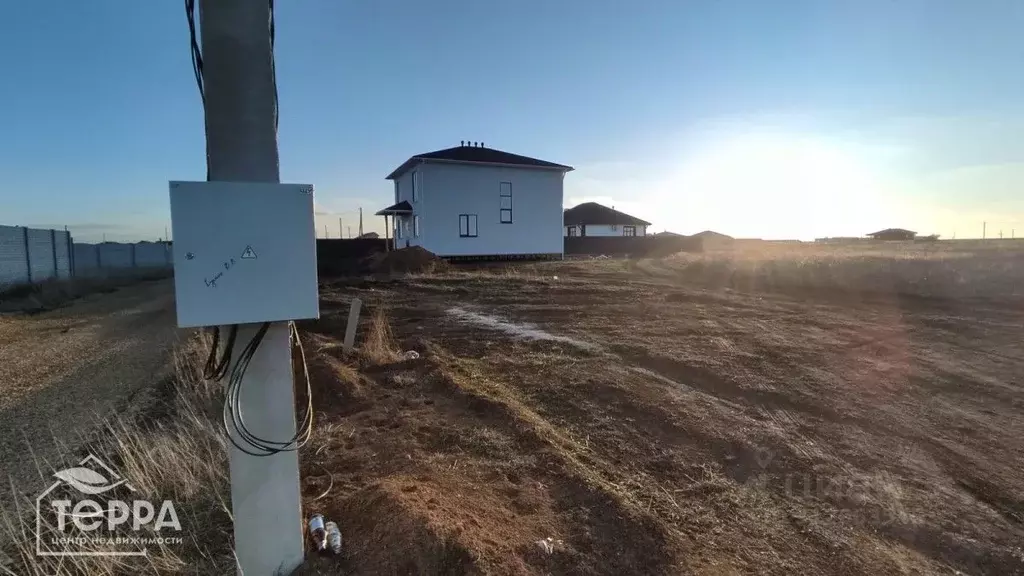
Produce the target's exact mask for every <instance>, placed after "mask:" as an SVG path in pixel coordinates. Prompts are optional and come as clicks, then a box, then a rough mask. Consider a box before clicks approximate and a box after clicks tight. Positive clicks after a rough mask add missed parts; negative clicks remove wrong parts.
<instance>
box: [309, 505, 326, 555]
mask: <svg viewBox="0 0 1024 576" xmlns="http://www.w3.org/2000/svg"><path fill="white" fill-rule="evenodd" d="M309 539H310V541H311V542H312V543H313V550H316V551H317V552H323V551H324V550H325V549H326V548H327V531H326V530H325V529H324V517H323V516H322V515H321V514H313V516H312V517H311V518H310V519H309Z"/></svg>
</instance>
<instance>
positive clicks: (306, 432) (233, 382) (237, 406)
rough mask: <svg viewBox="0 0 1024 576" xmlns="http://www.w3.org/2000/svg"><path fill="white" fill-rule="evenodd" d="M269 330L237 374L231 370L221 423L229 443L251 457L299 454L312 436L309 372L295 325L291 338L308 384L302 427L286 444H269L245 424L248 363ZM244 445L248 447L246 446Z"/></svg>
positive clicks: (251, 346) (242, 358)
mask: <svg viewBox="0 0 1024 576" xmlns="http://www.w3.org/2000/svg"><path fill="white" fill-rule="evenodd" d="M269 327H270V324H269V323H264V324H263V325H262V326H260V329H259V330H258V331H257V332H256V334H255V335H254V336H253V338H252V339H251V340H250V341H249V343H248V344H247V345H246V347H245V348H244V349H243V350H242V352H241V354H240V355H239V356H238V360H237V362H236V364H235V367H234V370H232V373H231V379H230V380H229V382H228V389H227V393H226V397H225V399H224V410H223V413H222V419H223V424H224V429H225V432H227V434H228V439H229V440H230V441H231V443H232V444H233V445H234V446H235V448H238V449H239V450H240V451H242V452H244V453H246V454H249V455H250V456H272V455H274V454H278V453H280V452H291V451H295V450H299V449H300V448H302V447H303V446H305V445H306V444H307V443H308V442H309V440H310V438H312V432H313V397H312V384H311V382H310V379H309V370H308V367H307V365H306V355H305V351H304V350H303V348H302V343H301V341H300V340H299V334H298V330H297V329H296V328H295V325H294V324H292V326H291V330H292V335H293V336H294V338H295V344H296V346H297V347H298V349H299V354H300V358H301V361H302V366H303V373H304V377H305V380H306V411H305V413H304V415H303V417H302V423H301V424H300V425H299V427H298V430H297V432H296V433H295V434H294V435H293V436H292V437H291V438H289V439H288V440H284V441H280V440H270V439H267V438H262V437H260V436H257V435H256V434H254V433H253V432H252V431H251V430H250V429H249V428H248V427H247V426H246V424H245V415H244V413H243V410H242V403H241V391H242V383H243V377H244V375H245V372H246V370H247V369H248V367H249V363H250V362H251V361H252V358H253V356H254V355H255V353H256V350H257V349H258V348H259V345H260V343H262V341H263V338H264V336H266V333H267V331H268V329H269ZM232 430H234V431H235V432H236V433H237V435H238V437H239V439H241V441H242V442H241V443H239V442H238V441H236V439H235V438H234V435H232V433H231V432H232ZM242 444H245V446H243V445H242Z"/></svg>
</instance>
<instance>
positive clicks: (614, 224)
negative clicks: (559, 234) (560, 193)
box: [562, 202, 651, 236]
mask: <svg viewBox="0 0 1024 576" xmlns="http://www.w3.org/2000/svg"><path fill="white" fill-rule="evenodd" d="M562 223H563V225H564V226H565V235H566V236H646V235H647V227H648V226H650V225H651V223H650V222H648V221H646V220H641V219H640V218H637V217H636V216H630V215H629V214H626V213H625V212H619V211H618V210H616V209H614V208H609V207H607V206H602V205H601V204H598V203H597V202H584V203H583V204H579V205H577V206H573V207H572V208H569V209H568V210H566V211H565V215H564V217H563V222H562Z"/></svg>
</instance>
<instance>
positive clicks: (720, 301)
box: [14, 242, 1024, 576]
mask: <svg viewBox="0 0 1024 576" xmlns="http://www.w3.org/2000/svg"><path fill="white" fill-rule="evenodd" d="M954 244H955V245H954ZM1015 246H1016V244H1008V243H1005V242H1004V243H1003V244H1002V245H998V246H997V245H996V243H992V244H981V245H970V244H960V243H945V242H941V243H937V244H933V245H921V244H912V245H892V244H885V245H857V246H855V247H835V246H822V245H802V244H795V245H762V246H758V247H756V248H755V247H753V246H749V247H746V246H745V247H739V248H737V249H736V250H733V251H722V252H710V253H705V254H702V255H678V256H674V257H670V258H665V259H656V260H655V259H652V260H615V259H592V260H575V261H565V262H547V263H537V264H520V265H514V266H492V267H487V268H462V267H455V268H451V269H449V270H446V271H445V272H443V273H432V274H421V275H406V276H401V277H394V278H389V277H376V278H370V277H366V278H342V279H336V280H333V281H329V282H324V283H323V284H322V286H321V298H322V304H321V314H322V317H321V319H320V320H318V321H315V322H314V321H311V322H302V323H300V331H301V333H302V335H303V339H304V340H305V342H306V351H307V354H309V356H310V373H311V376H312V384H313V392H314V399H315V402H316V406H317V411H318V414H317V420H316V434H315V438H314V441H313V443H312V445H311V446H309V447H307V448H306V449H304V451H303V452H302V453H301V455H300V461H301V466H302V475H303V487H302V489H303V497H304V500H305V507H306V512H307V513H309V512H312V511H313V510H317V511H321V512H323V513H325V514H326V515H327V516H328V517H330V518H334V519H338V521H339V524H340V525H341V528H342V532H343V533H344V537H345V542H346V544H345V555H344V558H342V559H340V560H338V559H331V558H326V559H324V558H312V559H311V560H310V562H309V563H308V565H307V566H305V567H304V568H303V569H302V570H301V573H302V574H368V575H369V574H569V573H572V574H616V575H618V574H702V575H716V576H720V575H732V574H779V575H783V574H786V575H788V574H956V573H961V574H971V575H980V574H1024V550H1022V544H1021V543H1022V542H1024V394H1022V382H1021V380H1020V374H1021V373H1022V368H1024V353H1022V352H1021V348H1020V334H1021V328H1022V327H1024V306H1022V305H1021V303H1022V300H1021V298H1020V297H1021V292H1020V291H1021V288H1020V280H1024V268H1022V267H1021V265H1020V263H1021V258H1022V256H1021V254H1022V253H1024V251H1017V250H1016V249H1015V248H1014V247H1015ZM948 279H958V280H957V281H956V282H951V281H948ZM354 296H358V297H360V298H361V299H363V300H364V302H366V309H367V310H368V313H367V314H364V319H363V323H362V325H361V327H360V332H359V341H358V342H357V346H359V348H360V349H359V350H358V351H357V352H356V353H354V354H346V353H344V352H343V351H342V348H341V345H340V341H341V339H342V335H343V330H344V324H345V319H346V316H347V313H348V304H349V301H350V299H351V298H352V297H354ZM405 350H416V351H417V352H419V353H420V357H419V358H417V359H412V360H404V359H402V356H401V353H402V352H403V351H405ZM186 365H187V364H186ZM190 370H191V371H190ZM190 370H184V371H183V373H184V374H186V375H188V374H194V368H192V369H190ZM193 378H194V377H193ZM175 390H177V392H175V393H174V394H172V395H171V397H172V400H171V401H169V403H170V404H171V405H172V406H177V408H174V409H173V410H168V411H167V414H165V415H164V416H163V420H157V422H158V424H157V425H152V424H151V425H149V426H148V427H147V426H143V427H141V428H138V429H136V428H131V429H130V430H126V431H125V432H123V434H122V435H123V436H125V437H128V438H132V437H135V436H139V438H140V440H139V441H135V442H122V443H120V444H119V446H115V447H114V448H111V449H112V450H115V451H119V452H117V453H118V454H120V456H119V458H120V460H118V461H129V462H131V461H136V460H137V461H138V462H140V463H146V462H150V461H152V460H153V459H147V458H138V456H137V455H139V454H142V455H147V454H150V453H151V452H152V453H155V454H157V455H158V456H159V458H155V461H157V462H158V463H165V464H166V463H167V462H171V461H173V459H174V458H184V459H186V460H187V459H188V458H194V457H195V456H194V454H196V453H201V454H203V455H204V456H203V457H202V459H203V461H204V462H208V463H209V464H208V465H204V466H201V467H196V468H195V470H194V471H192V472H188V470H189V469H188V468H185V470H186V471H185V472H183V473H182V474H175V475H172V476H171V477H170V478H168V479H166V480H164V479H162V478H161V477H160V475H159V474H155V473H154V471H158V470H159V469H160V468H159V467H155V468H154V467H145V466H143V469H141V470H140V472H139V474H143V475H145V477H147V478H152V480H153V482H152V486H150V487H149V491H151V492H152V493H154V494H159V495H166V494H174V495H175V497H177V498H183V499H185V500H186V501H187V503H186V504H184V505H185V506H187V508H188V510H189V511H190V512H191V513H190V514H186V515H185V516H186V518H184V519H183V524H185V525H186V528H185V529H186V530H191V531H192V532H191V533H194V534H195V536H196V538H195V539H194V540H195V542H194V543H193V544H194V545H190V546H189V547H187V549H186V550H172V551H166V557H163V556H162V557H161V558H162V559H160V560H154V561H153V562H152V563H151V564H150V565H147V566H141V567H140V566H138V565H135V566H132V567H130V568H126V567H123V566H106V565H105V566H103V567H101V568H102V569H96V567H95V566H92V567H90V568H89V570H86V569H85V568H78V570H79V572H78V573H88V572H89V571H92V572H96V573H109V574H127V573H180V574H206V573H214V572H216V571H217V570H220V571H221V572H222V573H223V572H227V571H230V570H232V569H233V568H232V565H231V563H230V558H231V557H230V540H229V538H228V535H229V532H230V531H229V530H226V529H225V526H226V524H225V522H227V521H228V520H229V519H228V516H227V512H226V510H225V509H224V508H225V505H224V481H225V478H224V477H223V475H222V474H218V473H217V470H218V469H219V465H220V464H222V463H223V455H218V454H217V451H218V450H221V449H222V448H223V440H218V436H217V434H216V426H215V425H214V426H209V425H208V423H209V422H212V421H213V420H209V419H210V418H216V405H217V402H218V401H219V400H218V399H217V396H216V392H215V391H213V392H211V391H210V389H209V388H208V387H205V386H202V385H200V384H198V383H194V382H193V383H192V384H191V385H188V386H180V387H178V388H176V389H175ZM197 391H199V392H197ZM174 398H177V399H176V400H174ZM179 425H180V426H179ZM132 426H134V425H132ZM140 435H141V436H140ZM185 438H194V439H193V440H189V441H188V442H186V441H184V439H185ZM150 445H152V446H155V448H147V446H150ZM175 446H181V449H180V450H177V451H175V448H174V447H175ZM133 455H136V456H133ZM133 458H135V459H136V460H133ZM218 463H219V464H218ZM168 465H169V464H168ZM128 468H129V469H131V467H130V466H129V467H128ZM147 471H148V472H147ZM147 474H148V475H147ZM189 474H194V475H195V476H196V480H197V484H196V485H203V486H205V488H203V489H200V490H194V491H193V492H191V493H190V492H188V491H187V490H185V489H184V486H187V485H189V481H188V478H187V476H188V475H189ZM199 510H212V511H213V512H210V513H207V514H201V513H199V512H198V511H199ZM50 568H52V567H50ZM51 571H52V570H51ZM14 573H19V572H17V571H14ZM36 573H38V574H43V573H49V572H46V571H45V570H43V569H39V571H38V572H36Z"/></svg>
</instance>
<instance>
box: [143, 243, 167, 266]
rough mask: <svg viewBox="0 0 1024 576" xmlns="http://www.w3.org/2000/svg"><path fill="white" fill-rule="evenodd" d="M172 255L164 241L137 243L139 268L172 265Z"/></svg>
mask: <svg viewBox="0 0 1024 576" xmlns="http://www.w3.org/2000/svg"><path fill="white" fill-rule="evenodd" d="M170 263H171V255H170V250H169V249H168V247H167V244H165V243H163V242H140V243H138V244H136V245H135V266H136V267H138V268H143V267H145V268H154V267H156V268H165V267H168V266H170Z"/></svg>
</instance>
